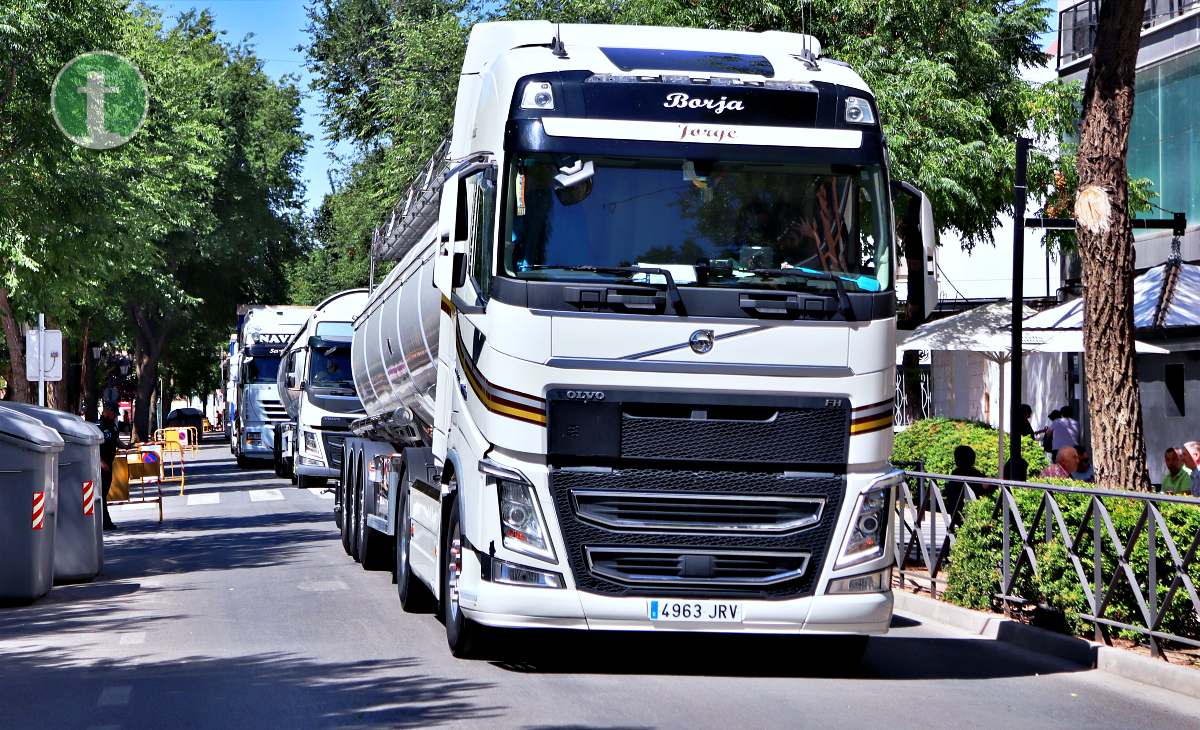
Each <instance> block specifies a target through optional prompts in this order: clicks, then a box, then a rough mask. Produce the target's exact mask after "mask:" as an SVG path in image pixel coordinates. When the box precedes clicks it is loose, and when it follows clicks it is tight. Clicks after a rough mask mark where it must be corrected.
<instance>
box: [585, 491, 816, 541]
mask: <svg viewBox="0 0 1200 730" xmlns="http://www.w3.org/2000/svg"><path fill="white" fill-rule="evenodd" d="M571 504H572V506H573V507H574V508H575V513H576V514H577V515H579V517H580V518H582V519H584V520H586V521H588V522H592V523H594V524H598V525H600V526H602V527H609V528H612V529H614V530H673V531H681V530H682V531H699V532H742V533H754V532H757V533H781V532H790V531H792V530H799V529H803V528H805V527H809V526H811V525H814V524H816V523H817V522H819V521H820V519H821V512H822V511H823V509H824V507H825V500H823V499H820V498H811V497H791V496H764V495H743V494H720V495H718V494H689V493H687V492H628V491H624V492H623V491H606V490H595V489H573V490H571Z"/></svg>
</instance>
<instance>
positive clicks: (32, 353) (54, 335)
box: [25, 314, 63, 406]
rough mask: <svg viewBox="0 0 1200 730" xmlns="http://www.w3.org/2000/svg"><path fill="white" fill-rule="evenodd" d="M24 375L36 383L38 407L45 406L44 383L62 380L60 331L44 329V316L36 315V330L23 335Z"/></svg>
mask: <svg viewBox="0 0 1200 730" xmlns="http://www.w3.org/2000/svg"><path fill="white" fill-rule="evenodd" d="M25 375H26V377H28V378H29V380H30V382H34V381H36V382H37V385H38V405H39V406H45V405H46V383H54V382H58V381H59V380H62V379H63V374H62V331H61V330H48V329H46V315H44V314H39V315H38V326H37V329H36V330H32V331H29V332H26V333H25Z"/></svg>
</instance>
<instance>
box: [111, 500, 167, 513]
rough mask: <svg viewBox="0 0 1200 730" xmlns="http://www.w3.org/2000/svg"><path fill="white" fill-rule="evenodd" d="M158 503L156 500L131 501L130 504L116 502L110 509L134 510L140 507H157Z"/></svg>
mask: <svg viewBox="0 0 1200 730" xmlns="http://www.w3.org/2000/svg"><path fill="white" fill-rule="evenodd" d="M157 508H158V504H156V503H154V502H130V503H129V504H114V505H113V506H112V507H110V509H115V510H118V511H120V512H132V511H134V510H139V509H157Z"/></svg>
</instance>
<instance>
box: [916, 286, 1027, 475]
mask: <svg viewBox="0 0 1200 730" xmlns="http://www.w3.org/2000/svg"><path fill="white" fill-rule="evenodd" d="M1021 313H1022V316H1023V317H1029V316H1030V315H1032V314H1033V310H1032V309H1030V308H1029V307H1026V306H1022V307H1021ZM1022 344H1024V337H1022ZM896 349H897V350H949V351H956V350H957V351H966V352H978V353H979V354H981V355H983V356H984V357H985V358H987V359H988V360H990V361H992V362H994V363H996V364H997V365H998V366H999V367H1000V417H999V423H1000V428H999V429H998V434H997V444H996V464H997V466H998V467H999V468H1003V465H1004V410H1005V409H1004V365H1005V364H1006V363H1007V362H1009V361H1010V360H1011V359H1012V303H1011V302H1005V301H1001V302H994V303H992V304H985V305H983V306H979V307H975V308H974V309H968V310H967V311H965V312H959V313H958V314H955V315H951V316H949V317H945V318H943V319H938V320H934V321H933V322H927V323H925V324H923V325H921V326H920V327H917V328H916V329H914V330H913V331H912V332H910V333H909V334H908V336H907V337H905V338H904V340H903V341H901V343H900V344H899V345H898V346H897V347H896ZM1017 387H1018V388H1020V384H1018V385H1017Z"/></svg>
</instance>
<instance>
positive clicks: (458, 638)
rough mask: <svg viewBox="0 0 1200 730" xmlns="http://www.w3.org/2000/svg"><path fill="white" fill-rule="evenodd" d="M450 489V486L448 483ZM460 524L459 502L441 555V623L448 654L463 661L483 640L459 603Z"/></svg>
mask: <svg viewBox="0 0 1200 730" xmlns="http://www.w3.org/2000/svg"><path fill="white" fill-rule="evenodd" d="M451 486H452V487H453V484H451ZM462 553H463V539H462V525H461V524H460V521H459V514H458V499H457V498H455V499H454V505H453V506H452V507H451V508H450V519H449V521H448V523H447V524H446V535H445V538H444V542H443V549H442V556H443V558H444V559H445V563H444V566H445V567H444V568H443V570H442V622H443V623H444V624H446V644H447V645H448V646H449V647H450V653H451V654H453V655H454V656H456V657H458V658H460V659H463V658H467V657H470V656H472V654H473V653H474V652H475V650H476V649H477V648H478V646H479V644H480V643H481V641H482V635H483V632H484V628H483V627H482V626H480V625H479V624H477V623H475V622H474V621H472V620H471V619H469V618H467V617H466V616H464V615H463V612H462V607H461V606H459V603H458V587H459V580H460V578H461V577H462V570H463V557H462Z"/></svg>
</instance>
